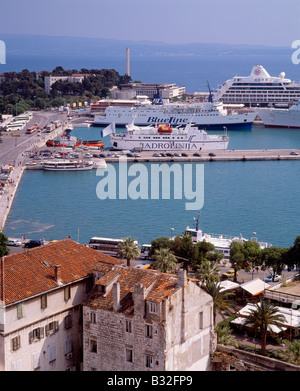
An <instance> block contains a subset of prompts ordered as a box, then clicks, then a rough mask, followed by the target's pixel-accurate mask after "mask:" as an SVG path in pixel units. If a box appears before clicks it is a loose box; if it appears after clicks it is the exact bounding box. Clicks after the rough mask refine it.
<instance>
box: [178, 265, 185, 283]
mask: <svg viewBox="0 0 300 391" xmlns="http://www.w3.org/2000/svg"><path fill="white" fill-rule="evenodd" d="M186 284H187V276H186V270H184V269H179V271H178V286H182V287H185V286H186Z"/></svg>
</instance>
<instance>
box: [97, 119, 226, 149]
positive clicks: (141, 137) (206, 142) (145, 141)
mask: <svg viewBox="0 0 300 391" xmlns="http://www.w3.org/2000/svg"><path fill="white" fill-rule="evenodd" d="M126 128H127V132H126V133H111V134H110V142H111V144H112V148H113V149H116V150H132V149H139V150H141V151H178V150H187V151H206V150H220V149H222V150H225V149H227V147H228V142H229V137H228V136H227V134H224V135H208V134H207V132H205V131H204V130H200V129H198V128H197V127H195V126H193V125H192V124H191V123H188V124H187V125H186V126H184V127H180V126H179V127H173V128H172V127H170V126H169V125H165V124H157V125H156V126H154V125H150V126H136V125H134V124H133V123H131V124H128V125H126ZM104 130H105V129H104ZM104 130H103V131H104Z"/></svg>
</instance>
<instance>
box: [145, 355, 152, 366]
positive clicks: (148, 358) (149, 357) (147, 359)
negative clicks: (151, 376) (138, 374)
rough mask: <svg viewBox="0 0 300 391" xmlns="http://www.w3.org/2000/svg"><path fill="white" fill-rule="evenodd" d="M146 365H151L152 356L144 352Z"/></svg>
mask: <svg viewBox="0 0 300 391" xmlns="http://www.w3.org/2000/svg"><path fill="white" fill-rule="evenodd" d="M146 367H147V368H152V367H153V357H152V356H150V355H149V354H146Z"/></svg>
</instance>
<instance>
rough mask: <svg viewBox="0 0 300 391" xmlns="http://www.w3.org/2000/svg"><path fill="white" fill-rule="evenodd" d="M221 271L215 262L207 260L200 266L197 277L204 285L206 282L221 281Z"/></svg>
mask: <svg viewBox="0 0 300 391" xmlns="http://www.w3.org/2000/svg"><path fill="white" fill-rule="evenodd" d="M219 271H220V269H219V267H218V265H217V264H216V263H215V262H211V261H209V260H207V259H205V260H203V261H202V262H201V264H200V266H198V270H197V271H196V277H197V278H199V280H200V281H201V282H202V283H205V281H220V275H219Z"/></svg>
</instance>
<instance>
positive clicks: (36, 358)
mask: <svg viewBox="0 0 300 391" xmlns="http://www.w3.org/2000/svg"><path fill="white" fill-rule="evenodd" d="M39 367H40V352H36V353H32V369H33V370H35V369H38V368H39Z"/></svg>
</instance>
